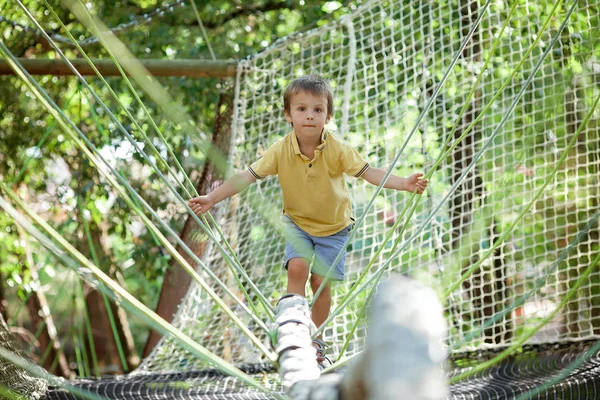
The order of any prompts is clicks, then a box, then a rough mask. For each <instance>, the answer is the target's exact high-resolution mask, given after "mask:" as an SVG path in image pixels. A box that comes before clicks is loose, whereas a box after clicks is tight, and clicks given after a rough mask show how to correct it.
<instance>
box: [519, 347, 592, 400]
mask: <svg viewBox="0 0 600 400" xmlns="http://www.w3.org/2000/svg"><path fill="white" fill-rule="evenodd" d="M598 351H600V340H598V341H597V342H596V343H595V344H594V345H593V346H592V347H591V348H590V349H589V350H588V351H586V352H585V353H584V354H583V355H581V356H580V357H578V358H577V359H576V360H575V361H573V362H572V363H571V364H569V365H568V366H566V367H565V368H562V369H561V370H560V372H559V373H558V374H557V375H555V376H554V377H552V378H551V379H549V380H547V381H546V382H545V383H544V384H543V385H540V386H538V387H536V388H535V389H532V390H530V391H529V392H527V393H524V394H522V395H520V396H519V397H517V398H516V399H515V400H529V399H533V398H534V396H535V395H538V394H540V393H542V392H543V391H545V390H547V389H548V388H550V387H552V386H554V385H556V384H557V383H559V382H561V381H562V380H564V379H566V378H567V377H568V376H569V375H571V373H572V372H573V371H575V370H576V369H577V368H578V367H579V366H580V365H581V364H583V363H584V362H585V361H587V360H589V359H590V358H591V357H593V356H594V355H595V354H596V353H597V352H598ZM563 387H564V386H563ZM553 393H556V392H553Z"/></svg>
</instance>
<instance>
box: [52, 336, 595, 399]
mask: <svg viewBox="0 0 600 400" xmlns="http://www.w3.org/2000/svg"><path fill="white" fill-rule="evenodd" d="M585 351H586V348H585V347H582V346H578V347H577V348H574V347H569V348H558V347H550V348H544V349H541V350H540V349H529V350H527V351H525V352H524V353H523V354H520V355H518V356H515V357H511V358H507V359H505V360H504V361H502V362H501V363H500V364H498V365H496V366H494V367H492V368H490V369H488V370H487V371H485V372H484V373H480V374H477V375H475V376H473V377H471V378H469V379H466V380H463V381H461V382H460V383H457V384H454V385H451V387H450V392H451V394H450V395H449V397H448V399H453V400H458V399H464V400H469V399H473V400H475V399H477V400H478V399H482V400H483V399H514V398H515V397H518V396H519V395H522V394H527V393H529V392H530V391H531V390H532V389H535V388H536V387H538V386H540V385H543V384H545V383H548V382H550V381H551V380H553V378H555V377H558V376H559V375H560V374H562V373H564V371H565V368H567V367H568V366H569V365H570V364H571V363H573V362H574V361H576V360H577V359H578V357H581V356H582V355H583V353H584V352H585ZM469 357H470V358H469V359H466V358H462V359H459V358H457V357H454V359H453V360H452V362H451V364H452V366H453V367H454V368H453V369H452V371H451V372H450V373H449V376H455V375H457V374H459V373H462V372H464V371H466V370H468V369H470V368H472V367H473V366H474V365H476V364H477V363H478V361H477V358H479V359H481V357H482V355H481V354H480V355H469ZM460 365H462V366H460ZM241 369H242V370H244V371H245V372H247V373H249V374H252V375H253V376H255V377H256V378H257V379H259V380H261V381H262V382H268V381H270V382H275V379H276V375H275V374H274V371H272V370H270V369H269V367H267V366H250V367H241ZM73 384H74V385H75V386H76V387H78V388H80V389H83V390H89V391H90V392H92V393H95V394H98V395H100V396H102V397H105V398H108V399H140V400H141V399H144V400H145V399H148V400H162V399H165V400H166V399H187V400H200V399H203V400H209V399H210V400H213V399H215V400H216V399H232V400H233V399H247V400H263V399H271V397H269V396H268V395H265V394H263V393H261V392H258V391H256V390H251V389H249V388H247V387H245V386H243V385H241V384H240V383H239V382H238V381H237V380H236V379H233V378H231V377H227V376H224V375H222V374H221V373H219V372H217V371H214V370H206V371H196V372H185V373H169V374H145V375H141V374H139V375H129V376H121V377H111V378H102V379H81V380H77V381H74V382H73ZM47 398H48V399H49V400H58V399H61V400H66V399H69V400H71V399H79V398H80V397H77V396H75V395H73V394H71V393H69V392H66V391H63V390H57V389H50V390H49V391H48V396H47ZM527 398H530V399H556V400H575V399H586V400H593V399H600V352H599V353H595V354H593V355H592V357H590V358H589V359H588V360H587V361H585V362H583V363H582V364H581V365H579V367H577V368H576V369H574V370H573V371H572V372H571V373H570V374H569V375H568V376H567V377H566V378H565V379H562V380H561V381H560V382H558V383H556V384H554V385H552V386H550V387H548V388H546V389H545V390H543V391H542V392H540V393H538V394H534V395H529V396H528V397H527Z"/></svg>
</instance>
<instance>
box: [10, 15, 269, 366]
mask: <svg viewBox="0 0 600 400" xmlns="http://www.w3.org/2000/svg"><path fill="white" fill-rule="evenodd" d="M24 10H25V11H27V9H24ZM0 46H2V54H3V57H4V58H5V59H6V60H9V64H10V65H11V67H12V68H15V71H18V72H17V74H18V75H19V76H20V77H21V79H23V80H24V82H25V83H26V84H27V85H28V86H29V87H30V88H32V90H33V91H34V92H35V93H36V97H38V99H40V101H41V102H42V104H43V105H44V106H45V107H46V108H47V109H48V110H49V111H50V112H51V113H52V114H53V115H55V117H56V118H59V120H60V123H61V124H62V126H63V128H64V129H66V132H67V133H68V134H69V135H70V136H71V137H72V139H73V141H74V142H75V143H76V144H77V145H78V146H79V147H80V148H81V149H82V150H83V152H84V153H85V154H86V155H87V156H88V158H89V159H90V160H91V162H92V164H93V165H95V166H96V168H97V169H99V170H100V171H101V172H102V174H104V175H105V176H106V177H107V179H108V181H109V183H110V184H112V185H113V186H114V187H115V189H116V190H117V192H118V193H119V194H120V195H121V196H122V198H123V199H124V201H125V202H126V203H127V204H128V205H129V206H130V207H131V208H132V211H133V212H135V213H136V214H138V215H139V216H140V218H141V219H142V221H143V222H144V224H145V225H146V226H147V227H148V228H149V229H150V230H154V232H155V233H156V234H157V236H158V237H159V238H160V240H161V242H162V243H163V245H164V246H165V247H166V248H167V249H168V251H169V253H170V254H171V255H172V256H173V257H174V258H175V259H176V261H177V262H178V263H179V264H180V265H181V266H182V267H183V268H184V270H185V271H186V272H187V273H188V274H190V276H192V277H193V278H194V279H195V280H196V281H197V282H198V283H200V285H201V286H202V287H203V288H204V289H205V290H206V291H207V292H208V293H209V294H210V296H211V298H213V300H214V301H215V302H216V303H217V304H219V305H220V307H221V308H222V309H223V310H225V313H226V314H227V315H229V316H231V317H232V319H233V320H234V321H235V322H236V325H238V326H239V327H240V329H241V330H242V331H243V332H244V333H246V335H248V336H249V337H250V339H251V341H252V342H253V343H255V344H256V345H257V347H258V348H259V349H260V350H261V351H263V353H264V354H265V355H266V356H267V358H269V359H270V360H274V359H275V358H274V355H273V354H272V353H271V352H270V351H269V350H267V349H266V348H265V347H264V345H262V344H261V342H260V341H259V340H258V338H256V337H255V336H254V334H252V333H251V332H250V331H249V330H248V329H247V327H246V326H245V325H244V324H243V323H242V322H241V321H240V320H239V318H237V316H234V314H233V313H232V312H231V310H230V309H229V308H228V307H227V306H226V305H225V303H224V302H223V301H222V300H221V299H220V298H219V296H217V295H216V293H215V292H214V290H213V289H212V288H211V287H210V286H209V285H208V284H207V283H206V282H205V281H204V280H203V279H202V278H201V277H200V276H199V275H198V274H197V273H196V271H195V270H194V268H192V267H191V266H190V265H189V264H188V263H187V261H186V260H185V259H184V258H183V257H182V256H181V254H179V252H178V251H177V250H176V249H175V248H174V247H173V246H172V245H171V243H170V242H169V241H168V240H167V239H166V238H165V237H164V236H163V235H162V233H160V231H159V230H158V228H157V227H156V226H155V225H154V224H153V223H152V222H151V221H150V220H149V219H148V218H147V217H146V215H145V214H144V213H143V212H142V211H141V210H139V209H138V208H137V207H136V206H135V204H134V203H133V202H132V200H131V199H130V198H129V197H128V196H127V193H126V192H125V190H124V189H123V188H122V187H121V186H120V185H119V184H118V183H117V181H115V180H114V179H113V178H112V177H111V174H110V173H108V171H106V170H105V169H103V168H101V166H100V165H101V164H100V162H98V161H97V160H96V159H95V157H94V155H93V154H92V153H91V152H90V150H89V149H88V148H87V147H85V145H83V143H82V142H81V141H80V140H79V139H78V137H77V136H79V137H80V138H81V140H83V142H85V143H86V144H87V146H89V148H91V149H93V151H94V152H95V153H96V154H98V156H99V158H100V160H101V161H102V162H103V163H104V164H105V165H106V167H107V168H108V169H109V170H110V171H112V173H113V174H114V176H115V177H116V179H117V180H119V181H120V182H121V183H122V184H123V185H124V186H126V187H127V189H128V190H129V191H130V193H131V194H132V195H134V197H137V198H138V199H139V200H140V202H142V204H144V207H145V208H146V209H147V210H148V211H149V212H150V213H151V214H152V215H153V217H154V218H156V220H157V221H159V222H160V223H161V225H162V226H163V227H165V229H167V230H169V232H173V231H172V229H171V228H170V227H168V226H167V225H166V224H165V223H164V222H163V221H162V220H161V219H160V217H158V215H156V212H155V211H154V210H153V209H152V208H151V207H150V206H149V205H148V204H147V203H146V202H145V201H144V199H143V198H141V197H140V196H139V195H138V194H137V192H135V190H133V188H132V187H131V185H129V183H128V182H127V181H126V180H125V179H124V178H123V177H122V176H121V175H120V174H119V173H117V172H116V171H115V170H114V168H113V167H112V166H111V165H110V164H109V163H108V162H107V161H106V159H105V158H104V157H102V155H101V154H100V153H99V152H98V151H97V149H96V148H95V146H94V145H93V144H92V143H91V142H90V141H89V139H88V138H87V137H86V136H85V135H84V134H83V133H82V132H81V130H79V129H78V128H77V126H75V125H74V124H73V123H72V121H70V120H69V119H68V118H67V117H66V116H65V115H64V113H62V112H61V110H60V109H58V107H57V106H56V104H55V103H54V102H53V101H52V100H51V99H50V98H49V97H48V95H47V93H45V92H44V91H43V90H42V89H41V88H40V87H39V85H38V84H37V82H35V80H33V79H32V78H31V76H30V75H29V74H28V73H27V72H26V71H24V70H23V69H22V66H21V65H20V64H18V62H17V60H16V59H15V58H14V56H13V55H12V53H10V51H9V50H8V49H7V48H6V46H4V44H3V43H1V42H0ZM115 185H116V186H115ZM175 193H176V192H175ZM186 206H187V205H186ZM188 208H189V207H188ZM196 218H197V217H196ZM173 236H174V237H175V239H176V240H177V241H178V242H179V243H183V242H182V241H181V239H180V238H179V236H178V235H176V234H174V233H173ZM186 248H187V246H186ZM187 249H188V250H189V248H187ZM190 252H191V250H190ZM191 253H192V254H193V252H191ZM192 258H193V259H194V261H196V262H198V263H199V264H200V265H201V266H202V267H203V269H204V270H205V272H206V273H207V274H209V276H211V277H213V279H215V280H216V281H217V282H219V283H220V285H221V286H222V287H223V288H224V290H225V291H226V293H228V294H230V295H231V296H232V298H233V299H234V300H235V301H236V302H237V303H238V304H239V305H240V307H242V308H243V309H244V310H246V311H247V312H248V313H249V315H250V316H251V317H252V318H253V319H254V320H255V321H256V322H257V324H258V325H259V326H261V327H262V328H263V329H264V330H265V331H268V328H267V327H266V325H265V324H264V322H262V320H260V319H259V318H257V317H256V315H254V314H252V313H251V312H250V311H249V310H248V308H247V307H246V306H245V305H244V304H243V303H242V302H240V301H239V299H238V298H237V297H236V296H234V295H233V294H232V293H231V291H230V290H229V289H228V288H227V287H226V286H225V285H224V284H223V283H222V282H220V281H218V280H217V279H216V275H215V274H214V273H213V272H212V271H211V270H210V268H208V267H207V266H206V265H205V264H204V263H203V262H202V261H201V260H200V259H199V258H198V257H197V256H196V255H195V254H193V256H192Z"/></svg>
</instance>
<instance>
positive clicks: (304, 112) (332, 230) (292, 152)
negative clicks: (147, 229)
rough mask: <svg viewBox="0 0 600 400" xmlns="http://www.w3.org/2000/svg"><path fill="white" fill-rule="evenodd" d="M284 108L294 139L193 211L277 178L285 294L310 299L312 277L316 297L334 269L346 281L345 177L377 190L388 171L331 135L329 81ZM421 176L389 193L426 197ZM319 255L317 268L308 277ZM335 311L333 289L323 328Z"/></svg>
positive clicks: (301, 90)
mask: <svg viewBox="0 0 600 400" xmlns="http://www.w3.org/2000/svg"><path fill="white" fill-rule="evenodd" d="M283 100H284V111H285V118H286V120H287V121H288V122H289V123H290V124H291V125H292V128H293V130H292V132H290V133H289V134H287V135H286V136H285V137H284V138H282V139H280V140H278V141H277V142H276V143H275V144H273V145H272V146H271V147H270V148H269V149H268V150H267V151H266V152H265V154H264V156H263V157H262V158H261V159H259V160H258V161H256V162H255V163H253V164H252V165H250V166H249V167H248V169H247V170H246V171H244V172H240V173H238V174H236V175H234V176H232V177H231V178H229V179H228V180H227V181H225V182H224V183H223V184H222V185H221V186H219V187H218V188H217V189H215V190H214V191H213V192H211V193H209V194H208V195H206V196H200V197H196V198H193V199H191V200H190V201H189V205H190V208H191V209H192V210H193V211H194V212H195V213H196V214H198V215H200V214H202V213H205V212H206V211H208V210H209V209H210V208H211V207H212V206H213V205H214V204H216V203H218V202H220V201H222V200H224V199H227V198H229V197H230V196H233V195H234V194H236V193H239V192H241V191H243V190H244V189H246V188H247V187H248V186H249V185H250V184H252V183H254V182H255V181H256V180H257V179H263V178H265V177H267V176H269V175H278V178H279V182H280V184H281V190H282V194H283V220H284V224H285V227H286V260H285V264H284V265H285V268H286V269H287V276H288V286H287V292H288V293H296V294H300V295H302V296H305V287H306V282H307V281H308V279H309V275H310V286H311V288H312V290H313V293H314V292H316V291H317V290H318V288H319V287H320V286H321V283H322V282H323V280H324V277H325V276H326V275H327V272H328V270H329V269H330V268H333V269H334V270H333V273H332V275H331V280H337V281H340V280H343V278H344V257H342V258H341V259H340V261H339V263H338V264H337V265H336V266H333V267H332V265H331V264H332V263H333V261H335V258H336V256H337V255H338V253H339V252H340V251H342V250H344V251H345V248H346V239H347V236H348V232H349V230H350V229H351V227H352V225H353V219H352V209H351V203H350V196H349V194H348V191H347V190H346V184H345V181H344V173H346V174H348V175H351V176H354V177H357V178H363V179H365V180H366V181H367V182H369V183H371V184H373V185H376V186H378V185H379V184H380V183H381V181H382V180H383V177H384V175H385V173H386V171H385V170H383V169H379V168H373V167H370V166H369V163H367V162H366V161H365V160H364V159H363V158H362V157H361V156H360V155H359V154H358V153H357V152H356V151H355V150H354V149H352V148H351V147H350V146H349V145H347V144H345V143H343V142H342V141H341V140H340V139H339V138H337V137H336V136H334V135H333V134H331V133H330V132H328V131H327V129H325V124H326V123H327V122H328V121H329V119H330V118H331V115H332V114H333V93H332V90H331V87H330V86H329V84H328V83H327V82H326V81H325V80H323V79H322V78H320V77H318V76H314V75H307V76H303V77H300V78H298V79H296V80H294V81H293V82H292V83H291V84H290V85H289V86H288V87H287V89H286V91H285V94H284V99H283ZM422 176H423V174H420V173H418V174H413V175H411V176H409V177H408V178H401V177H398V176H395V175H390V177H389V179H388V180H387V182H386V183H385V186H384V187H385V188H390V189H396V190H405V191H408V192H414V191H416V192H417V193H419V194H421V193H423V191H424V190H425V188H426V187H427V183H428V181H427V180H426V179H422V178H421V177H422ZM313 254H314V255H315V262H314V263H313V266H312V270H310V269H309V266H310V261H311V259H312V256H313ZM330 308H331V287H330V284H329V283H328V284H327V285H326V286H325V288H324V290H323V291H322V292H321V295H320V296H319V298H318V299H316V301H315V302H314V307H313V310H312V319H313V322H314V323H315V325H316V326H317V327H318V326H320V325H321V324H322V323H323V322H324V321H325V320H326V319H327V317H328V316H329V311H330ZM313 345H314V346H315V348H316V349H317V361H318V362H319V364H320V366H322V367H324V366H326V365H324V364H325V363H326V362H327V361H328V360H327V359H326V357H325V344H324V342H323V341H322V339H321V338H317V339H315V341H314V343H313Z"/></svg>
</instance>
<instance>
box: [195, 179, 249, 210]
mask: <svg viewBox="0 0 600 400" xmlns="http://www.w3.org/2000/svg"><path fill="white" fill-rule="evenodd" d="M255 181H256V178H255V177H254V176H252V174H251V173H250V172H248V171H242V172H239V173H237V174H235V175H233V176H232V177H231V178H229V179H227V180H226V181H225V182H224V183H223V184H222V185H221V186H219V187H218V188H216V189H215V190H213V191H212V192H210V193H209V194H207V195H206V196H198V197H194V198H193V199H191V200H190V201H189V202H188V204H189V206H190V208H191V209H192V211H194V213H196V214H197V215H200V214H202V213H205V212H207V211H208V210H210V208H211V207H212V206H214V205H215V204H217V203H219V202H221V201H223V200H225V199H228V198H229V197H231V196H233V195H235V194H238V193H239V192H241V191H243V190H244V189H246V188H247V187H248V186H250V185H251V184H253V183H254V182H255Z"/></svg>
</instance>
